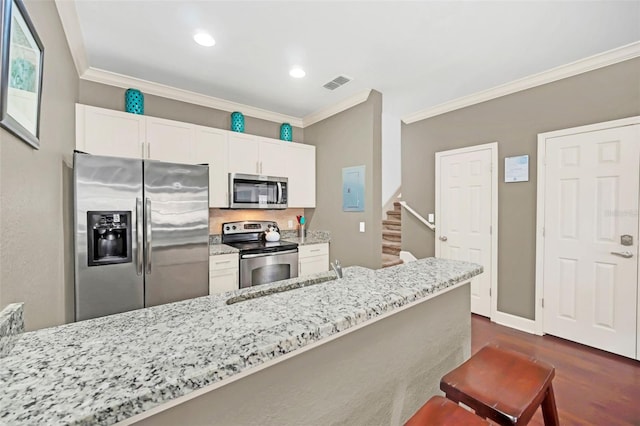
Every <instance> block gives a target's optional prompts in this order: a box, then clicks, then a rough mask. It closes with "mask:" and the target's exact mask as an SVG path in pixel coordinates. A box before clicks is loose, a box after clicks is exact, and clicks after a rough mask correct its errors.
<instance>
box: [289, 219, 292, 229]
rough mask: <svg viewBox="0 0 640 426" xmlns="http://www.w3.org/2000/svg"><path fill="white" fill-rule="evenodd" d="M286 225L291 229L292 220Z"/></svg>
mask: <svg viewBox="0 0 640 426" xmlns="http://www.w3.org/2000/svg"><path fill="white" fill-rule="evenodd" d="M288 225H289V229H293V221H292V220H290V221H289V223H288Z"/></svg>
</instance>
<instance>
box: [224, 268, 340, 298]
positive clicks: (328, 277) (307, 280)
mask: <svg viewBox="0 0 640 426" xmlns="http://www.w3.org/2000/svg"><path fill="white" fill-rule="evenodd" d="M336 278H338V277H337V275H336V273H335V272H334V271H330V272H322V273H319V274H314V275H309V276H308V277H299V278H290V279H288V280H284V281H281V282H280V283H281V284H280V285H274V286H269V288H265V289H259V290H255V291H251V292H249V293H244V294H240V295H237V296H233V297H231V298H229V299H227V302H226V303H227V305H233V304H235V303H238V302H244V301H245V300H251V299H257V298H260V297H265V296H270V295H272V294H277V293H282V292H285V291H289V290H295V289H297V288H302V287H309V286H312V285H316V284H322V283H326V282H327V281H333V280H335V279H336ZM273 284H275V283H273ZM273 284H272V285H273Z"/></svg>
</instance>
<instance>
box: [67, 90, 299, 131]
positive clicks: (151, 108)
mask: <svg viewBox="0 0 640 426" xmlns="http://www.w3.org/2000/svg"><path fill="white" fill-rule="evenodd" d="M125 90H126V89H122V88H120V87H115V86H109V85H106V84H100V83H94V82H91V81H86V80H80V98H79V101H78V102H79V103H81V104H85V105H91V106H96V107H101V108H108V109H114V110H118V111H124V92H125ZM241 112H242V111H241ZM144 115H148V116H151V117H159V118H166V119H168V120H176V121H183V122H186V123H194V124H199V125H201V126H207V127H215V128H218V129H227V130H228V129H229V128H230V124H231V123H230V122H231V113H230V112H227V111H222V110H219V109H213V108H208V107H204V106H200V105H194V104H190V103H186V102H180V101H176V100H173V99H167V98H162V97H159V96H154V95H149V94H144ZM280 124H281V123H275V122H273V121H267V120H261V119H258V118H253V117H247V116H245V133H248V134H251V135H258V136H264V137H266V138H274V139H280ZM293 140H294V142H304V131H303V130H302V129H301V128H299V127H294V128H293Z"/></svg>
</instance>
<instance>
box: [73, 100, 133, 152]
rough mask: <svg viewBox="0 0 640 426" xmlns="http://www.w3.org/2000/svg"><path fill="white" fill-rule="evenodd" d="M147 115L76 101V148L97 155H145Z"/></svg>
mask: <svg viewBox="0 0 640 426" xmlns="http://www.w3.org/2000/svg"><path fill="white" fill-rule="evenodd" d="M144 138H145V117H144V116H142V115H136V114H129V113H126V112H120V111H113V110H109V109H104V108H96V107H91V106H87V105H80V104H76V149H77V150H79V151H83V152H88V153H90V154H94V155H109V156H112V157H127V158H142V156H143V153H142V151H143V149H144V144H143V142H144Z"/></svg>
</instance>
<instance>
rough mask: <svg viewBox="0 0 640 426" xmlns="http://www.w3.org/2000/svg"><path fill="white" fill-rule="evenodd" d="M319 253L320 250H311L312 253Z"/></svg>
mask: <svg viewBox="0 0 640 426" xmlns="http://www.w3.org/2000/svg"><path fill="white" fill-rule="evenodd" d="M318 251H320V249H315V250H309V252H310V253H315V252H318Z"/></svg>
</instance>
